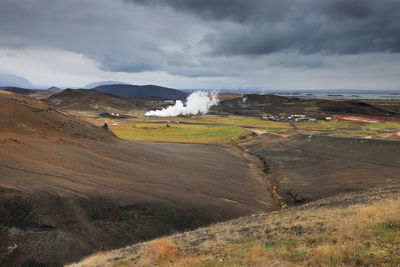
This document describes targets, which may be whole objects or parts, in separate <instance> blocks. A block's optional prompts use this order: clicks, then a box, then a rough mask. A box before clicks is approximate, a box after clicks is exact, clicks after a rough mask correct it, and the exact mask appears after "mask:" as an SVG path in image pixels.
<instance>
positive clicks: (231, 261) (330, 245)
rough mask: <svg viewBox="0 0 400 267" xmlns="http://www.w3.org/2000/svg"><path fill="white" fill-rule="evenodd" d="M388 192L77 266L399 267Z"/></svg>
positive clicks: (205, 231) (394, 197)
mask: <svg viewBox="0 0 400 267" xmlns="http://www.w3.org/2000/svg"><path fill="white" fill-rule="evenodd" d="M390 190H392V189H389V191H387V192H382V191H380V190H375V191H374V192H373V193H369V192H368V191H367V192H366V193H365V192H364V193H353V194H349V195H345V196H342V197H339V198H334V199H331V200H329V199H328V200H321V201H317V202H314V203H310V204H306V205H305V206H300V207H297V208H293V209H291V210H287V211H280V212H272V213H267V214H259V215H253V216H249V217H243V218H239V219H236V220H233V221H230V222H227V223H221V224H217V225H214V226H211V227H207V228H202V229H199V230H195V231H192V232H186V233H183V234H178V235H175V236H171V237H166V238H162V239H157V240H154V241H151V242H147V243H143V244H138V245H133V246H131V247H127V248H124V249H120V250H115V251H111V252H107V253H98V254H96V255H94V256H92V257H89V258H87V259H85V260H83V261H82V262H80V263H79V264H78V265H75V266H154V265H160V266H266V265H267V266H271V265H272V266H399V265H400V198H399V193H400V191H399V188H396V190H395V191H390ZM388 192H389V193H388ZM386 193H388V194H389V195H388V196H383V195H384V194H386ZM390 194H391V195H390ZM73 266H74V265H73Z"/></svg>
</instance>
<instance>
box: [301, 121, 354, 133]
mask: <svg viewBox="0 0 400 267" xmlns="http://www.w3.org/2000/svg"><path fill="white" fill-rule="evenodd" d="M295 124H296V127H297V128H298V129H300V130H306V131H339V130H358V129H360V126H358V125H356V124H355V123H352V122H346V121H304V122H296V123H295Z"/></svg>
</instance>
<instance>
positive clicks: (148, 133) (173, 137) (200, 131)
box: [110, 123, 246, 143]
mask: <svg viewBox="0 0 400 267" xmlns="http://www.w3.org/2000/svg"><path fill="white" fill-rule="evenodd" d="M110 129H111V130H112V131H113V132H114V133H115V134H116V135H117V136H118V137H120V138H122V139H127V140H136V141H155V142H183V143H213V142H223V141H230V140H233V139H234V138H237V137H238V136H240V135H245V134H246V130H244V129H242V128H240V127H234V126H213V125H184V124H169V127H167V126H166V124H159V123H134V124H123V125H115V126H111V127H110Z"/></svg>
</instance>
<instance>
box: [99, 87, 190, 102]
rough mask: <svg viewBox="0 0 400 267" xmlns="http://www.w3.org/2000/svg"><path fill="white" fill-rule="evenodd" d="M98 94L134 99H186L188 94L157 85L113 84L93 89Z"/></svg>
mask: <svg viewBox="0 0 400 267" xmlns="http://www.w3.org/2000/svg"><path fill="white" fill-rule="evenodd" d="M93 90H96V91H98V92H102V93H105V94H113V95H117V96H121V97H128V98H129V97H133V98H162V99H174V100H176V99H186V97H187V96H188V95H187V93H184V92H182V91H179V90H176V89H171V88H167V87H162V86H157V85H130V84H111V85H101V86H97V87H95V88H93Z"/></svg>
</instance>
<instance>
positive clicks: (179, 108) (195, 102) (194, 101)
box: [144, 91, 219, 117]
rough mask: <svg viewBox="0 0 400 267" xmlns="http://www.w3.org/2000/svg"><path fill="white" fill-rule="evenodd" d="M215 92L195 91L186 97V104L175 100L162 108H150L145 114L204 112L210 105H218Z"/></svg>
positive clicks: (160, 115) (192, 113)
mask: <svg viewBox="0 0 400 267" xmlns="http://www.w3.org/2000/svg"><path fill="white" fill-rule="evenodd" d="M218 102H219V100H218V93H217V92H210V93H209V92H205V91H196V92H193V93H191V94H190V95H189V96H188V98H187V99H186V104H183V102H182V101H181V100H177V101H176V103H175V105H173V106H169V107H166V108H163V109H162V110H151V111H148V112H146V113H145V114H144V115H145V116H157V117H175V116H179V115H197V114H206V113H207V112H208V110H209V109H210V107H211V106H215V105H218Z"/></svg>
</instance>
